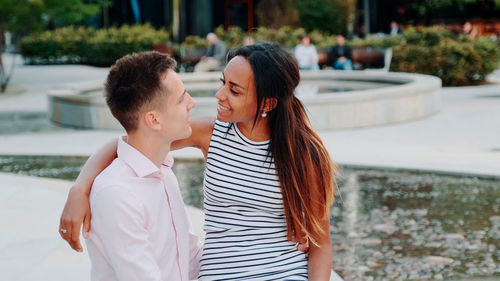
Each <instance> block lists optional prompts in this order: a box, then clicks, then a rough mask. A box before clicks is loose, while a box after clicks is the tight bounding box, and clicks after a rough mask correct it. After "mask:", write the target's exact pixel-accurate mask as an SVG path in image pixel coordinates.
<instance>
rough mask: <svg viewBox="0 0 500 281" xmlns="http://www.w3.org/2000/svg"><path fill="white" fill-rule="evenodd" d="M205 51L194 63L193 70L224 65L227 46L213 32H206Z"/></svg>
mask: <svg viewBox="0 0 500 281" xmlns="http://www.w3.org/2000/svg"><path fill="white" fill-rule="evenodd" d="M207 42H208V48H207V53H206V54H205V55H204V56H203V57H202V58H201V60H200V61H199V62H198V63H197V64H196V65H195V67H194V72H207V71H211V70H215V69H217V68H219V67H220V66H221V65H224V62H225V60H226V53H227V46H226V44H225V43H224V42H223V41H221V40H219V38H218V37H217V35H215V33H209V34H207Z"/></svg>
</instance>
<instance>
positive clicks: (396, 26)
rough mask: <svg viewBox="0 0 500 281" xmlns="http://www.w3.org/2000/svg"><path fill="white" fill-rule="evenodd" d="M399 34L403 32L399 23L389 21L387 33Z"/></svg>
mask: <svg viewBox="0 0 500 281" xmlns="http://www.w3.org/2000/svg"><path fill="white" fill-rule="evenodd" d="M399 34H403V30H401V28H400V27H399V24H398V23H397V22H396V21H391V23H390V30H389V35H391V36H396V35H399Z"/></svg>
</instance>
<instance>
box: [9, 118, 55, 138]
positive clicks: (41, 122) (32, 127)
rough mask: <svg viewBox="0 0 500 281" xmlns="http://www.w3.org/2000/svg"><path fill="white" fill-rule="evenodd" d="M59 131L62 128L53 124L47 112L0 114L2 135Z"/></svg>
mask: <svg viewBox="0 0 500 281" xmlns="http://www.w3.org/2000/svg"><path fill="white" fill-rule="evenodd" d="M57 130H59V131H60V130H62V128H60V127H57V126H55V125H54V124H51V123H50V121H49V119H48V117H47V113H46V112H6V113H0V135H6V134H20V133H26V132H44V131H57Z"/></svg>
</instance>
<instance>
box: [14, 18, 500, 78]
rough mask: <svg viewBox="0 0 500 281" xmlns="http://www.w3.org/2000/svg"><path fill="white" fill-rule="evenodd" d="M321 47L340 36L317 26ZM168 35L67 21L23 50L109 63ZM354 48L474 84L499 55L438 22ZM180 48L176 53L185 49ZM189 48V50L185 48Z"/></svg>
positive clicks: (237, 37) (191, 44) (236, 32)
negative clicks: (386, 52) (380, 51)
mask: <svg viewBox="0 0 500 281" xmlns="http://www.w3.org/2000/svg"><path fill="white" fill-rule="evenodd" d="M215 33H216V34H217V35H218V36H219V38H221V39H222V40H224V41H225V42H226V43H227V44H228V46H229V47H238V46H241V44H242V43H243V39H244V38H245V36H247V35H250V36H252V37H253V38H254V39H255V41H262V40H266V41H274V42H277V43H279V44H280V45H281V46H282V47H284V48H285V49H288V50H292V49H293V48H294V47H295V46H296V45H297V44H298V43H299V42H300V36H301V35H302V34H305V33H306V30H305V29H303V28H297V29H293V28H290V27H288V26H284V27H282V28H280V29H269V28H265V27H259V28H257V29H256V30H254V31H253V32H252V33H251V34H248V33H246V32H244V31H243V30H242V29H241V28H239V27H231V28H230V29H229V30H228V31H225V30H224V28H223V27H218V28H217V29H216V30H215ZM309 34H310V36H311V39H312V42H313V43H314V44H315V45H316V47H317V48H318V49H319V50H326V49H328V48H329V47H331V46H333V45H335V44H336V36H335V35H332V34H328V33H322V32H319V31H312V32H309ZM169 40H170V36H169V34H168V32H166V31H165V30H155V29H154V28H153V27H151V26H150V25H134V26H127V25H125V26H122V27H120V28H110V29H101V30H94V29H91V28H83V27H79V28H76V27H66V28H61V29H56V30H53V31H46V32H42V33H36V34H32V35H30V36H27V37H24V38H23V39H22V40H21V53H22V55H23V56H24V58H25V59H26V60H27V62H28V63H30V62H31V63H68V62H70V63H86V64H91V65H102V66H109V65H111V64H113V63H114V61H115V60H116V59H118V58H120V57H122V56H123V55H125V54H128V53H132V52H138V51H145V50H151V49H152V48H153V44H156V43H167V42H169ZM348 45H350V46H351V47H353V48H389V47H390V48H392V50H393V57H392V62H391V71H399V72H416V73H423V74H430V75H435V76H438V77H440V78H441V79H442V81H443V85H445V86H452V85H471V84H478V83H481V82H483V81H484V79H485V78H486V76H487V75H488V74H490V73H491V72H493V71H494V70H495V69H496V68H497V67H498V63H499V61H500V50H499V48H498V45H497V43H496V42H493V41H492V40H490V39H489V38H486V37H481V38H479V39H477V40H473V39H471V38H469V37H468V36H465V35H455V34H453V33H451V32H449V31H447V30H444V29H442V28H438V27H430V28H408V29H406V30H405V32H404V34H402V35H398V36H368V37H367V38H365V39H359V38H357V39H353V40H350V41H348ZM180 47H181V48H183V49H185V50H189V49H198V50H199V49H203V48H206V40H205V39H204V38H201V37H198V36H188V37H187V38H186V40H185V41H184V42H183V43H182V44H181V45H180ZM175 48H176V58H177V59H181V58H180V57H181V56H182V52H180V48H179V46H175ZM185 53H186V52H185Z"/></svg>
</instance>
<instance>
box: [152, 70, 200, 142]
mask: <svg viewBox="0 0 500 281" xmlns="http://www.w3.org/2000/svg"><path fill="white" fill-rule="evenodd" d="M162 85H163V88H164V90H165V91H168V94H167V96H166V98H163V100H162V101H161V104H160V107H159V110H158V112H159V116H160V120H161V132H162V134H163V135H164V136H165V138H168V139H170V140H171V141H174V140H179V139H184V138H187V137H189V136H190V135H191V132H192V130H191V126H190V124H189V111H190V110H191V108H193V107H194V106H195V101H194V100H193V98H192V97H191V96H190V95H189V94H188V93H187V92H186V88H185V87H184V84H183V83H182V81H181V79H180V78H179V75H178V74H177V73H175V71H173V70H168V72H167V75H166V76H165V77H164V78H163V81H162Z"/></svg>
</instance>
